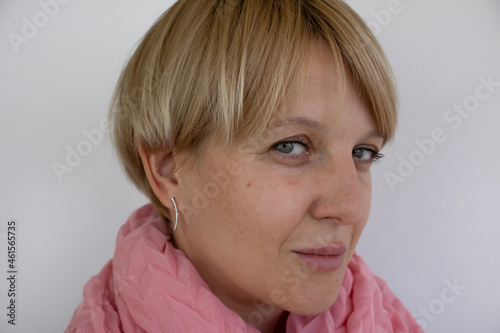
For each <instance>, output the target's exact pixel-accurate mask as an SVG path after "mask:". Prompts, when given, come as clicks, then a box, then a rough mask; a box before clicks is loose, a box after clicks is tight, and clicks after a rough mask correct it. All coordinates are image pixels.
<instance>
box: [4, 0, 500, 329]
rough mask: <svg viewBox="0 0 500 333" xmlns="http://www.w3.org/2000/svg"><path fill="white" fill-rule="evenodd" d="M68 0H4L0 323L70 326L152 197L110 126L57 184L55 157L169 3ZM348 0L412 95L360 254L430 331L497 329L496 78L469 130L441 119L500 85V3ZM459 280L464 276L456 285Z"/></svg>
mask: <svg viewBox="0 0 500 333" xmlns="http://www.w3.org/2000/svg"><path fill="white" fill-rule="evenodd" d="M47 1H49V0H42V2H47ZM60 2H61V4H59V10H58V12H57V13H55V14H54V15H53V17H50V16H47V18H48V19H47V21H46V22H43V15H42V16H40V15H39V12H40V11H42V7H41V5H40V3H39V2H37V1H28V0H10V1H9V0H0V57H1V58H0V59H1V61H0V114H1V121H0V147H1V151H0V153H1V154H0V156H1V157H0V158H1V160H0V167H1V173H0V242H1V244H0V249H1V252H0V253H1V255H0V269H1V271H2V272H5V271H6V261H7V257H6V241H5V232H6V228H7V220H8V219H9V218H15V219H17V221H18V266H19V274H18V286H17V288H18V292H19V293H18V298H17V304H18V311H17V323H18V325H16V327H15V328H13V327H11V326H10V325H7V324H6V316H5V313H6V309H5V307H6V306H7V296H6V293H7V292H6V289H7V284H6V280H5V278H2V279H0V308H1V309H4V310H1V311H0V318H1V319H0V331H1V332H23V333H24V332H43V333H51V332H54V333H55V332H62V331H63V330H64V328H65V327H66V324H67V323H68V321H69V319H70V317H71V315H72V313H73V311H74V310H75V308H76V306H77V305H78V304H79V303H80V302H81V299H82V296H81V295H82V288H83V285H84V284H85V282H87V281H88V279H89V278H90V277H91V276H92V275H94V274H96V273H98V272H99V270H100V269H101V267H102V266H103V265H104V264H105V263H106V262H107V261H108V260H109V258H111V256H112V255H113V249H114V242H115V237H116V233H117V230H118V228H119V227H120V226H121V224H123V223H124V222H125V220H126V218H127V217H128V215H129V214H130V213H131V212H132V211H133V210H134V209H136V208H137V207H139V206H140V205H142V204H143V203H145V202H146V199H145V198H144V197H143V196H142V195H140V194H139V193H138V192H137V191H136V190H135V189H134V188H133V187H132V186H131V185H130V184H128V183H127V181H126V180H125V178H124V176H123V174H122V173H121V171H120V169H119V166H118V163H117V160H116V158H115V157H114V155H113V152H112V149H111V146H110V142H109V137H108V136H107V135H106V134H104V139H103V141H102V143H99V142H98V143H97V144H96V145H92V146H91V149H92V151H91V152H89V154H88V155H87V156H85V157H83V159H82V161H81V163H80V164H79V165H78V166H76V167H74V168H71V169H72V172H71V173H69V172H68V173H64V174H63V175H62V176H61V179H62V181H60V180H59V179H58V177H57V176H56V173H55V172H54V170H53V166H52V164H53V163H54V162H58V163H61V164H66V162H65V158H66V155H67V147H68V146H69V147H70V148H71V149H77V147H78V146H79V145H80V148H82V147H83V146H82V145H84V143H82V142H83V141H84V140H86V138H85V136H84V134H83V131H91V130H93V129H97V130H98V128H99V123H100V121H101V120H102V119H103V118H105V117H106V112H107V107H108V104H109V101H110V97H111V94H112V90H113V87H114V85H115V82H116V80H117V77H118V75H119V73H120V70H121V68H122V66H123V64H124V62H125V60H126V59H127V57H128V56H129V55H130V53H131V50H132V48H133V46H134V45H135V43H136V42H137V41H138V40H139V39H140V37H141V36H142V35H143V33H144V32H145V31H146V30H147V29H148V28H149V27H150V26H151V24H152V23H153V22H154V20H155V19H156V18H157V17H158V16H159V15H160V14H161V13H162V12H163V11H164V10H165V9H166V8H168V7H169V6H170V5H171V4H172V1H134V0H120V1H118V0H116V1H112V0H100V1H97V0H87V1H78V0H73V1H68V0H66V1H65V2H67V3H65V4H62V2H63V1H62V0H60ZM348 3H349V4H351V5H352V6H353V7H354V8H355V9H356V10H357V11H358V12H359V13H360V15H361V16H363V17H364V18H365V19H366V20H367V21H369V22H371V26H372V27H373V29H374V30H375V31H376V32H377V36H378V38H379V40H380V41H381V43H382V45H383V47H384V48H385V50H386V52H387V54H388V56H389V58H390V61H391V63H392V66H393V69H394V72H395V75H396V78H397V81H398V85H399V91H400V96H401V103H400V105H401V117H400V124H399V128H398V133H397V137H396V140H395V142H394V143H393V144H392V145H391V146H390V147H388V148H387V149H386V150H385V153H386V158H385V159H384V161H383V162H382V163H381V164H379V165H377V166H375V167H374V168H373V180H374V191H373V208H372V214H371V217H370V220H369V222H368V226H367V228H366V230H365V233H364V235H363V237H362V239H361V243H360V245H359V247H358V252H359V253H360V254H361V255H362V256H363V257H364V258H365V260H366V261H367V262H368V263H369V264H370V266H371V268H372V270H373V271H374V272H375V273H376V274H378V275H380V276H381V277H383V278H384V279H385V280H386V281H387V283H388V284H389V286H390V287H391V288H392V290H393V291H394V292H395V293H396V294H397V295H398V296H399V297H400V298H401V300H402V301H403V302H404V304H405V305H406V306H407V307H408V309H409V310H410V311H411V312H413V313H415V315H416V317H417V319H419V320H420V322H421V323H423V325H425V326H426V331H427V332H482V333H498V332H500V317H499V315H498V313H500V287H499V286H498V281H500V263H499V260H500V259H499V257H500V241H499V238H500V237H499V236H500V223H499V222H500V210H499V207H500V193H499V185H500V171H499V169H500V166H499V163H500V157H499V149H500V134H499V130H498V127H499V124H500V87H496V88H495V91H494V92H493V93H491V94H490V96H489V97H488V98H486V99H485V100H484V101H480V105H479V106H478V107H477V108H476V110H475V111H473V112H471V115H470V117H468V118H467V119H463V121H462V123H461V125H460V126H459V127H458V128H456V129H453V128H452V127H451V125H452V124H453V123H449V122H446V121H445V119H443V116H444V115H445V114H446V112H447V109H450V108H453V105H454V104H461V103H464V101H467V102H470V103H472V102H473V101H474V99H473V98H472V97H471V96H473V95H474V93H475V91H476V88H477V87H478V85H480V81H479V80H478V78H479V77H481V76H483V77H484V78H488V76H492V78H493V81H496V82H500V1H498V0H476V1H465V0H455V1H452V0H440V1H431V0H413V1H411V0H400V1H395V0H383V1H378V0H377V1H369V2H368V1H361V0H351V1H348ZM390 10H392V12H393V13H392V14H391V18H390V22H389V18H388V16H387V15H384V13H385V14H387V13H390ZM34 15H35V18H36V19H38V20H41V21H38V23H39V24H40V26H41V27H40V28H38V31H37V32H36V33H33V32H32V36H30V38H27V40H26V43H23V44H20V45H19V46H18V50H17V52H16V48H15V47H13V45H12V43H11V42H10V41H9V37H8V36H9V33H15V34H18V35H19V36H22V29H23V25H25V22H24V21H23V18H25V19H26V20H28V21H29V22H33V16H34ZM37 15H38V16H37ZM377 18H378V21H377ZM481 89H482V88H481ZM480 91H481V92H483V93H485V92H487V90H484V89H483V90H480ZM435 128H440V129H441V130H442V133H443V135H445V136H446V138H447V139H446V140H445V141H444V142H442V143H439V144H436V147H435V149H434V151H433V152H432V153H430V154H429V156H427V155H423V153H418V150H419V148H418V146H417V145H416V143H415V140H425V139H429V138H431V133H432V131H433V130H434V129H435ZM83 148H85V147H83ZM87 148H88V147H87ZM419 154H420V155H419ZM410 156H413V160H414V161H417V162H421V164H420V165H419V166H418V167H415V168H414V170H413V173H412V174H411V175H409V176H408V177H404V179H405V181H404V182H400V183H397V184H395V185H394V186H393V188H391V186H390V185H389V183H388V181H387V180H386V179H385V178H386V176H387V173H388V172H391V173H394V174H396V175H397V174H398V166H399V165H400V163H401V159H406V160H408V159H409V158H410ZM422 156H424V159H421V160H420V161H419V160H418V157H420V158H421V157H422ZM2 234H3V235H2ZM0 275H1V276H4V273H2V274H0ZM455 280H456V282H457V283H459V284H460V285H462V286H465V287H466V289H465V290H459V291H456V292H455V294H453V293H450V292H452V291H450V290H447V288H448V283H454V281H455ZM442 295H445V298H446V300H448V301H447V303H446V302H443V298H442ZM451 296H454V297H452V298H453V301H450V297H451ZM423 309H428V310H427V311H429V312H428V313H429V315H428V317H427V318H426V317H425V316H424V315H422V314H421V313H422V312H421V311H425V310H423ZM431 318H432V319H431Z"/></svg>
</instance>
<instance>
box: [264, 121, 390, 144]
mask: <svg viewBox="0 0 500 333" xmlns="http://www.w3.org/2000/svg"><path fill="white" fill-rule="evenodd" d="M289 125H301V126H305V127H309V128H311V129H313V130H315V131H321V132H323V131H326V130H327V127H326V126H325V125H323V124H321V123H318V122H317V121H315V120H312V119H309V118H305V117H301V116H298V117H289V118H285V119H279V120H277V121H275V122H274V123H273V124H272V125H271V126H270V127H268V128H267V130H273V129H276V128H279V127H285V126H289ZM361 139H362V140H365V139H382V140H384V141H385V139H386V136H385V135H383V134H382V133H380V132H379V131H378V130H376V129H374V130H371V131H370V132H368V133H366V134H364V135H363V136H362V137H361Z"/></svg>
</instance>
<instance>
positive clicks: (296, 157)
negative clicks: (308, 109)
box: [272, 139, 384, 164]
mask: <svg viewBox="0 0 500 333" xmlns="http://www.w3.org/2000/svg"><path fill="white" fill-rule="evenodd" d="M282 144H299V145H302V146H303V147H304V148H305V149H307V150H309V149H311V147H310V145H309V144H308V143H307V142H305V141H304V140H302V139H289V140H284V141H280V142H278V143H276V144H274V145H273V146H272V149H273V150H274V151H275V152H276V153H277V154H279V155H280V156H281V157H282V158H287V159H293V160H301V159H304V158H307V156H305V155H309V153H307V154H304V155H292V154H286V153H281V152H279V151H277V149H276V148H277V147H278V146H279V145H282ZM356 149H363V150H365V151H368V152H370V153H371V155H372V157H371V158H370V159H369V160H361V159H358V161H359V163H362V164H375V163H377V162H380V160H381V159H382V158H383V157H384V155H383V154H381V153H380V152H379V151H378V150H376V149H373V148H370V147H356V148H354V149H353V150H352V152H353V154H354V150H356Z"/></svg>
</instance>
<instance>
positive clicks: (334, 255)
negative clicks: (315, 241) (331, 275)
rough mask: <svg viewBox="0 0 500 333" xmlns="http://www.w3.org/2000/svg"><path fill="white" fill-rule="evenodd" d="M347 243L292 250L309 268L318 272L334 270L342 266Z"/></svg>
mask: <svg viewBox="0 0 500 333" xmlns="http://www.w3.org/2000/svg"><path fill="white" fill-rule="evenodd" d="M346 252H347V245H345V244H338V245H328V246H322V247H316V248H305V249H300V250H296V251H293V253H295V255H297V257H298V258H299V259H300V260H301V261H302V262H303V263H304V264H305V265H306V266H307V267H308V268H309V269H311V270H314V271H318V272H334V271H336V270H338V269H339V268H340V267H342V264H343V263H344V254H345V253H346Z"/></svg>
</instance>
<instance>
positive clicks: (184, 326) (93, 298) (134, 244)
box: [66, 204, 424, 333]
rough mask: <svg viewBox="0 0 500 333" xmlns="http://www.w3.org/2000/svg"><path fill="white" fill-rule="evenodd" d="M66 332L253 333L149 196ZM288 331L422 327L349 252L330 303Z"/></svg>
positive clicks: (291, 323)
mask: <svg viewBox="0 0 500 333" xmlns="http://www.w3.org/2000/svg"><path fill="white" fill-rule="evenodd" d="M83 298H84V299H83V302H82V303H81V304H80V306H78V308H77V309H76V311H75V312H74V314H73V317H72V319H71V321H70V323H69V325H68V327H67V329H66V332H67V333H73V332H77V333H84V332H85V333H89V332H98V333H105V332H106V333H118V332H134V333H140V332H141V333H142V332H148V333H163V332H182V333H186V332H196V333H200V332H204V333H205V332H217V333H221V332H223V333H226V332H227V333H257V332H259V331H258V330H257V329H256V328H255V327H253V326H252V325H250V324H249V323H247V322H245V321H244V320H243V319H241V317H240V316H239V315H238V314H237V313H235V312H234V311H232V310H230V309H229V308H227V307H226V306H225V305H224V304H223V303H222V302H221V301H220V300H219V299H218V298H217V297H216V296H215V295H214V294H212V292H211V291H210V289H209V288H208V286H207V284H206V283H205V282H204V281H203V280H202V279H201V277H200V276H199V275H198V272H197V271H196V269H195V268H194V266H193V265H192V264H191V262H190V261H189V260H188V259H187V258H186V256H185V255H184V253H183V252H182V251H180V250H177V249H176V248H174V247H173V246H172V244H171V242H169V236H168V233H167V229H166V227H165V226H164V224H163V222H162V221H161V220H160V218H159V217H158V215H157V214H156V211H155V210H154V208H153V206H152V205H151V204H148V205H145V206H143V207H141V208H140V209H138V210H136V211H135V212H134V213H133V214H132V215H131V217H130V218H129V219H128V221H127V222H126V223H125V224H124V225H123V226H122V227H121V229H120V231H119V233H118V237H117V243H116V250H115V255H114V258H113V259H112V260H110V261H109V262H108V263H107V264H106V265H105V266H104V268H103V269H102V270H101V272H100V273H99V274H98V275H96V276H94V277H92V278H91V279H90V281H89V282H88V283H87V284H86V285H85V287H84V290H83ZM287 332H291V333H326V332H335V333H341V332H342V333H343V332H356V333H358V332H359V333H361V332H362V333H370V332H376V333H381V332H398V333H399V332H401V333H402V332H424V331H423V330H422V329H421V328H420V327H419V326H418V324H417V323H416V321H415V319H414V318H413V317H412V315H411V314H410V313H409V312H408V311H407V310H406V308H405V307H404V305H403V304H402V303H401V302H400V301H399V300H398V299H397V298H396V296H395V295H394V294H393V293H392V292H391V291H390V290H389V288H388V287H387V285H386V283H385V282H384V281H383V280H382V279H380V278H378V277H377V276H375V275H373V274H372V272H371V271H370V269H369V268H368V266H367V265H366V263H365V262H364V261H363V259H362V258H361V257H360V256H358V255H357V254H354V255H353V256H352V259H351V260H350V262H349V265H348V269H347V270H346V274H345V277H344V280H343V283H342V287H341V290H340V293H339V296H338V298H337V300H336V301H335V303H334V304H333V306H332V307H331V308H330V309H328V310H327V311H325V312H324V313H321V314H319V315H317V316H314V317H313V316H302V315H296V314H290V315H289V316H288V321H287Z"/></svg>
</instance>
